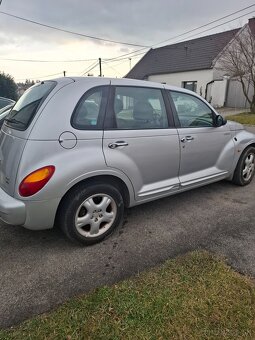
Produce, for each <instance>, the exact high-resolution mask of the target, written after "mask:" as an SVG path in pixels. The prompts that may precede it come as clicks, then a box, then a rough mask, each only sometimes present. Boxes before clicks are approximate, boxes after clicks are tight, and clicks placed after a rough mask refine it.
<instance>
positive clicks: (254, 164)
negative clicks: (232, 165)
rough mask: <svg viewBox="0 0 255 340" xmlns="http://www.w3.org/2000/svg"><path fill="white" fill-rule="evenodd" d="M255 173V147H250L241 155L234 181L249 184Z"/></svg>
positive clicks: (242, 184)
mask: <svg viewBox="0 0 255 340" xmlns="http://www.w3.org/2000/svg"><path fill="white" fill-rule="evenodd" d="M254 173H255V148H254V147H248V148H247V149H246V150H245V151H244V152H243V154H242V155H241V157H240V159H239V161H238V164H237V166H236V169H235V173H234V177H233V182H234V183H235V184H237V185H241V186H244V185H247V184H249V183H250V182H251V181H252V178H253V177H254Z"/></svg>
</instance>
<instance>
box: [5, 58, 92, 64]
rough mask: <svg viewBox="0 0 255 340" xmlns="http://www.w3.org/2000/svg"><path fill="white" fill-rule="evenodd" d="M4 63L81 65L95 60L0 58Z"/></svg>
mask: <svg viewBox="0 0 255 340" xmlns="http://www.w3.org/2000/svg"><path fill="white" fill-rule="evenodd" d="M0 60H2V61H17V62H19V61H22V62H30V63H80V62H86V61H94V60H97V59H96V58H94V59H71V60H38V59H12V58H6V59H4V58H0Z"/></svg>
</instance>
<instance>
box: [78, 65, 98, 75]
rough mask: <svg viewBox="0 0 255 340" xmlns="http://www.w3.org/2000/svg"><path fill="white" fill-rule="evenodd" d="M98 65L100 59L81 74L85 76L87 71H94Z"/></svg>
mask: <svg viewBox="0 0 255 340" xmlns="http://www.w3.org/2000/svg"><path fill="white" fill-rule="evenodd" d="M97 65H98V61H97V62H96V63H93V64H91V65H90V66H89V67H88V68H87V69H85V70H84V71H82V72H81V76H84V75H85V74H86V73H89V72H90V71H92V70H93V69H94V68H95V67H96V66H97Z"/></svg>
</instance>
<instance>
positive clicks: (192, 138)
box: [185, 136, 194, 141]
mask: <svg viewBox="0 0 255 340" xmlns="http://www.w3.org/2000/svg"><path fill="white" fill-rule="evenodd" d="M185 138H186V140H187V141H189V140H194V137H192V136H186V137H185Z"/></svg>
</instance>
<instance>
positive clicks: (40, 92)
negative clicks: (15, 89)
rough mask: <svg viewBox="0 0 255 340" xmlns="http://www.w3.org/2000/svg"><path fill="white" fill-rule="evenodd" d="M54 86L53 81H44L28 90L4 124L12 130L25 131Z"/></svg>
mask: <svg viewBox="0 0 255 340" xmlns="http://www.w3.org/2000/svg"><path fill="white" fill-rule="evenodd" d="M55 85H56V82H54V81H45V82H41V83H39V84H36V85H34V86H32V87H31V88H29V89H28V90H27V91H26V92H25V93H24V94H23V96H21V97H20V99H19V100H18V101H17V103H16V104H15V105H14V107H13V109H12V110H11V112H10V113H9V115H8V116H7V117H6V119H5V123H6V124H7V125H8V126H9V127H11V128H13V129H16V130H21V131H24V130H26V129H27V128H28V126H29V124H30V123H31V121H32V119H33V117H34V115H35V114H36V112H37V110H38V109H39V107H40V106H41V104H42V103H43V101H44V100H45V98H46V97H47V96H48V94H49V93H50V92H51V91H52V89H53V88H54V87H55Z"/></svg>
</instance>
